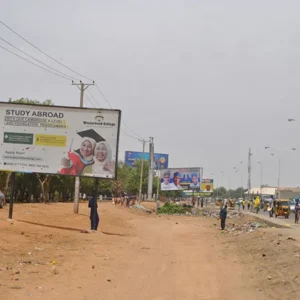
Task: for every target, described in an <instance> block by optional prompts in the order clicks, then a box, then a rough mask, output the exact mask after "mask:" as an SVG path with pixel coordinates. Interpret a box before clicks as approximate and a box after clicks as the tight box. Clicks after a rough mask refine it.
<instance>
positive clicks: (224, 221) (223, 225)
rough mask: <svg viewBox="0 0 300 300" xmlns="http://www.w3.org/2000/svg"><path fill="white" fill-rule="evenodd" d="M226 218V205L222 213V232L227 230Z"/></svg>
mask: <svg viewBox="0 0 300 300" xmlns="http://www.w3.org/2000/svg"><path fill="white" fill-rule="evenodd" d="M226 218H227V205H225V206H224V207H223V208H222V209H221V211H220V219H221V229H222V230H224V229H225V225H226Z"/></svg>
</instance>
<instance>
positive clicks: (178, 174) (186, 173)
mask: <svg viewBox="0 0 300 300" xmlns="http://www.w3.org/2000/svg"><path fill="white" fill-rule="evenodd" d="M160 174H161V191H176V190H188V189H194V190H200V183H201V178H202V168H172V169H164V170H161V172H160Z"/></svg>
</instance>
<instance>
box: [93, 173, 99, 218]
mask: <svg viewBox="0 0 300 300" xmlns="http://www.w3.org/2000/svg"><path fill="white" fill-rule="evenodd" d="M98 186H99V178H96V179H95V186H94V195H93V196H94V201H93V204H94V216H93V217H94V220H96V219H97V206H98V205H97V202H98Z"/></svg>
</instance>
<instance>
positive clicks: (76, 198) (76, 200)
mask: <svg viewBox="0 0 300 300" xmlns="http://www.w3.org/2000/svg"><path fill="white" fill-rule="evenodd" d="M94 84H95V83H94V81H93V83H83V82H82V81H81V80H80V82H79V83H75V82H74V81H72V85H76V86H77V87H78V88H79V90H80V107H83V98H84V91H85V90H86V89H87V88H88V87H89V86H90V85H94ZM79 189H80V178H79V177H78V176H76V177H75V193H74V207H73V212H74V214H78V211H79Z"/></svg>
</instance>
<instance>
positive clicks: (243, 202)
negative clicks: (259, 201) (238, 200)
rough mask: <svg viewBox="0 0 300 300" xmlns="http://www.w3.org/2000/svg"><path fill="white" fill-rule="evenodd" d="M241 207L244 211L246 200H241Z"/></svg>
mask: <svg viewBox="0 0 300 300" xmlns="http://www.w3.org/2000/svg"><path fill="white" fill-rule="evenodd" d="M242 206H243V210H245V206H246V200H245V199H243V201H242Z"/></svg>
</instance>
